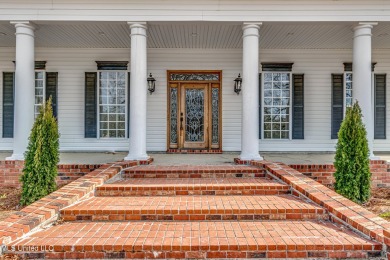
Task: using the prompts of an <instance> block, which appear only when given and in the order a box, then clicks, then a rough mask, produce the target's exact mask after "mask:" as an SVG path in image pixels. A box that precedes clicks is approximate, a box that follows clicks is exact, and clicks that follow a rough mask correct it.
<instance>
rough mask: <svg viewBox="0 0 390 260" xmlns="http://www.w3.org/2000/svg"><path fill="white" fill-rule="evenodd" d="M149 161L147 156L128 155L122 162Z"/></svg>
mask: <svg viewBox="0 0 390 260" xmlns="http://www.w3.org/2000/svg"><path fill="white" fill-rule="evenodd" d="M149 159H150V156H149V155H147V154H142V155H139V154H137V155H134V154H128V155H127V156H126V157H125V158H124V159H123V160H125V161H147V160H149Z"/></svg>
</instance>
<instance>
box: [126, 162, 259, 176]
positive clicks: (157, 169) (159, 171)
mask: <svg viewBox="0 0 390 260" xmlns="http://www.w3.org/2000/svg"><path fill="white" fill-rule="evenodd" d="M122 177H123V178H242V177H248V178H254V177H265V172H264V170H263V169H261V168H259V167H254V166H246V165H177V166H162V165H144V166H137V167H131V168H128V169H125V170H123V171H122Z"/></svg>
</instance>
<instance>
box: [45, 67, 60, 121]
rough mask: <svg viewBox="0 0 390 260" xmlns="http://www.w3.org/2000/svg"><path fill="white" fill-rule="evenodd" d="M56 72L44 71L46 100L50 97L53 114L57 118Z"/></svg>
mask: <svg viewBox="0 0 390 260" xmlns="http://www.w3.org/2000/svg"><path fill="white" fill-rule="evenodd" d="M57 88H58V72H46V100H48V99H49V98H50V97H51V99H52V108H53V115H54V117H55V118H57Z"/></svg>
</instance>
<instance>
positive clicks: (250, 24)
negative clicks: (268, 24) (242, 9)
mask: <svg viewBox="0 0 390 260" xmlns="http://www.w3.org/2000/svg"><path fill="white" fill-rule="evenodd" d="M262 25H263V23H262V22H245V23H242V29H243V30H245V29H249V28H256V29H260V26H262Z"/></svg>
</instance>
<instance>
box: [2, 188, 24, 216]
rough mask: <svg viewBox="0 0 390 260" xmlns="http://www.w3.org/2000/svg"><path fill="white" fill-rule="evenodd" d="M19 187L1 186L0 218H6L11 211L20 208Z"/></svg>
mask: <svg viewBox="0 0 390 260" xmlns="http://www.w3.org/2000/svg"><path fill="white" fill-rule="evenodd" d="M20 195H21V189H20V188H15V187H2V188H1V191H0V220H3V219H6V218H7V217H8V216H9V215H11V214H12V213H13V212H15V211H18V210H20V209H21V208H22V207H21V206H19V201H20Z"/></svg>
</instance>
